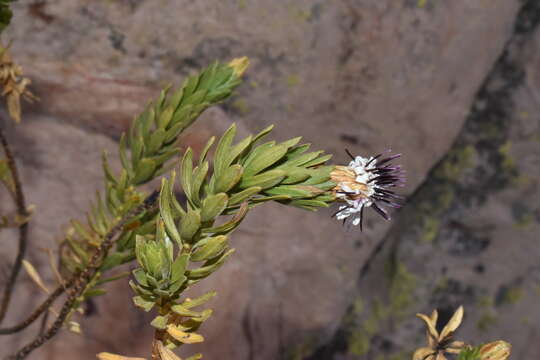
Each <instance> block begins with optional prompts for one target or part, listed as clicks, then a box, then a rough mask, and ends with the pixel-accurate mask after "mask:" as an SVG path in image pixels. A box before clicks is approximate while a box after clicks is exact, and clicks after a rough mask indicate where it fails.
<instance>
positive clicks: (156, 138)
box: [145, 129, 166, 156]
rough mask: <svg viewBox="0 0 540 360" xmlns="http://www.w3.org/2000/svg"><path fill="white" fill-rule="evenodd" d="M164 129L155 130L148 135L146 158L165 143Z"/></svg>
mask: <svg viewBox="0 0 540 360" xmlns="http://www.w3.org/2000/svg"><path fill="white" fill-rule="evenodd" d="M165 135H166V134H165V129H157V130H156V131H154V132H153V133H152V135H150V139H149V141H148V145H147V146H146V148H145V152H146V154H145V155H146V156H151V155H154V154H155V153H156V152H158V150H159V149H160V148H161V145H162V144H163V142H164V141H165Z"/></svg>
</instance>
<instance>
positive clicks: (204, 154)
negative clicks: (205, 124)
mask: <svg viewBox="0 0 540 360" xmlns="http://www.w3.org/2000/svg"><path fill="white" fill-rule="evenodd" d="M214 141H216V137H215V136H212V137H211V138H210V139H209V140H208V142H207V143H206V145H205V146H204V149H203V150H202V151H201V155H200V156H199V166H200V165H201V164H202V163H203V162H204V161H205V160H206V157H207V155H208V151H209V150H210V148H211V147H212V144H214Z"/></svg>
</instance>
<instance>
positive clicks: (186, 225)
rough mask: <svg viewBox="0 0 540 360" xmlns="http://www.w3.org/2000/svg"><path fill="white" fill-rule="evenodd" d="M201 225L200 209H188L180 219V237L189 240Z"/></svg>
mask: <svg viewBox="0 0 540 360" xmlns="http://www.w3.org/2000/svg"><path fill="white" fill-rule="evenodd" d="M200 227H201V215H200V211H199V210H188V212H187V213H186V215H185V216H183V217H182V219H181V220H180V237H181V238H182V240H185V241H187V242H189V241H190V240H191V239H192V238H193V236H195V234H196V233H197V231H198V230H199V228H200Z"/></svg>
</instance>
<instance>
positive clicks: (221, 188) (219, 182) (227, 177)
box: [214, 164, 244, 193]
mask: <svg viewBox="0 0 540 360" xmlns="http://www.w3.org/2000/svg"><path fill="white" fill-rule="evenodd" d="M243 172H244V169H243V167H242V165H240V164H234V165H232V166H230V167H229V168H227V169H226V170H225V171H224V172H223V174H221V176H219V177H217V178H215V179H216V180H215V181H216V182H215V186H214V192H216V193H220V192H224V193H226V192H228V191H229V190H231V189H232V188H233V187H234V186H235V185H236V184H237V183H238V182H239V181H240V179H241V178H242V174H243Z"/></svg>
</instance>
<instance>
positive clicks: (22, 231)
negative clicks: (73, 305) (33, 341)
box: [0, 128, 29, 323]
mask: <svg viewBox="0 0 540 360" xmlns="http://www.w3.org/2000/svg"><path fill="white" fill-rule="evenodd" d="M0 143H1V144H2V148H3V149H4V153H5V154H6V160H7V165H8V167H9V170H10V172H11V177H12V179H13V184H14V188H15V194H14V196H15V205H16V206H17V214H18V215H19V216H20V218H21V219H24V218H26V217H27V216H28V215H29V214H28V211H27V210H26V203H25V200H24V193H23V189H22V184H21V180H20V178H19V171H18V170H17V165H16V164H15V158H14V157H13V153H12V152H11V148H10V146H9V144H8V142H7V139H6V137H5V135H4V131H3V130H2V128H0ZM27 243H28V222H26V221H25V222H24V223H23V224H21V225H20V226H19V249H18V250H17V257H16V258H15V263H14V264H13V268H12V269H11V274H10V276H9V278H8V281H7V284H6V288H5V289H4V295H3V297H2V302H1V303H0V323H1V322H2V320H4V318H5V316H6V312H7V309H8V307H9V303H10V300H11V295H12V293H13V288H14V286H15V282H16V280H17V276H18V275H19V272H20V270H21V265H22V261H23V259H24V255H25V253H26V247H27Z"/></svg>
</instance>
